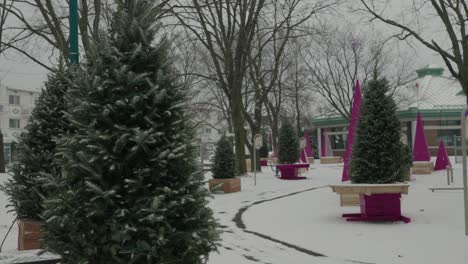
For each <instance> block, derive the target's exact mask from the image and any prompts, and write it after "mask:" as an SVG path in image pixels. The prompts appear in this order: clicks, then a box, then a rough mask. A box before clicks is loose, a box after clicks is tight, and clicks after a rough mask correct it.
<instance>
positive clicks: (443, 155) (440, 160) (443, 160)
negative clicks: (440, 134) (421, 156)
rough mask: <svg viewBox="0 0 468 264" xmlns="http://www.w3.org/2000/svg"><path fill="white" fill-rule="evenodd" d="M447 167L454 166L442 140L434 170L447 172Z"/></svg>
mask: <svg viewBox="0 0 468 264" xmlns="http://www.w3.org/2000/svg"><path fill="white" fill-rule="evenodd" d="M447 166H452V164H451V163H450V159H449V157H448V155H447V150H445V144H444V141H443V140H441V141H440V144H439V150H438V151H437V160H436V163H435V166H434V170H445V169H446V168H447Z"/></svg>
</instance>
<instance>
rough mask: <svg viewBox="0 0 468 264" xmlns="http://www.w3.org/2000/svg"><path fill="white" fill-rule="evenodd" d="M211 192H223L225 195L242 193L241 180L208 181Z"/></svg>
mask: <svg viewBox="0 0 468 264" xmlns="http://www.w3.org/2000/svg"><path fill="white" fill-rule="evenodd" d="M208 186H209V189H210V192H217V191H223V192H224V193H233V192H240V190H241V181H240V179H239V178H232V179H211V180H209V181H208Z"/></svg>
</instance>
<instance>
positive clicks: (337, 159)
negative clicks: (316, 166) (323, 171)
mask: <svg viewBox="0 0 468 264" xmlns="http://www.w3.org/2000/svg"><path fill="white" fill-rule="evenodd" d="M341 162H343V158H341V157H338V156H334V157H321V158H320V164H335V163H341Z"/></svg>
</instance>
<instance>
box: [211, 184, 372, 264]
mask: <svg viewBox="0 0 468 264" xmlns="http://www.w3.org/2000/svg"><path fill="white" fill-rule="evenodd" d="M259 176H260V179H259V181H258V185H260V186H258V185H257V186H255V187H254V186H253V179H251V178H249V177H247V178H242V188H243V190H242V192H240V193H236V194H228V195H216V196H215V200H214V201H213V203H212V205H211V207H212V208H213V210H214V212H215V214H216V216H217V218H218V219H219V221H220V223H221V224H222V228H223V230H224V232H223V234H222V240H223V241H222V242H221V245H220V248H219V251H220V252H219V254H212V255H211V256H210V261H209V264H218V263H223V264H231V263H232V264H234V263H236V264H237V263H242V264H244V263H245V264H247V263H264V264H280V263H281V264H282V263H292V264H301V263H307V264H346V263H366V262H359V261H352V260H345V259H338V258H334V257H329V256H326V255H325V254H323V253H321V252H317V251H314V250H312V249H308V248H305V247H301V246H298V245H294V244H292V243H289V242H288V241H282V240H280V239H276V238H274V237H271V236H269V235H266V234H262V233H260V232H257V231H255V230H252V229H249V228H248V227H247V226H246V224H245V223H244V221H243V219H242V217H243V215H244V213H246V212H247V211H248V210H250V209H252V208H253V207H255V206H256V205H259V204H264V203H270V202H274V201H276V200H279V199H284V198H287V197H291V196H294V195H298V194H301V193H305V192H310V191H314V190H318V189H322V188H325V187H326V186H327V185H324V184H323V182H322V184H318V183H317V182H316V181H315V180H313V179H308V180H303V181H279V180H278V179H276V178H274V177H272V176H270V175H259ZM269 181H272V182H271V183H270V182H269ZM273 181H276V182H273ZM260 190H264V191H263V192H260ZM265 221H268V219H265ZM366 264H368V263H366Z"/></svg>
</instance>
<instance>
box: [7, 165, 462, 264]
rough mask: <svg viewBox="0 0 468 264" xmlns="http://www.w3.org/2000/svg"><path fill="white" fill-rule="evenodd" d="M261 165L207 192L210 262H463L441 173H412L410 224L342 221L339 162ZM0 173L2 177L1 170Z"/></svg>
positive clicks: (458, 197) (455, 204)
mask: <svg viewBox="0 0 468 264" xmlns="http://www.w3.org/2000/svg"><path fill="white" fill-rule="evenodd" d="M316 162H317V161H316ZM263 171H264V172H263V173H261V174H258V175H257V185H256V186H254V180H253V174H251V176H250V177H243V178H242V191H241V192H239V193H233V194H216V195H213V199H212V200H211V202H210V206H211V207H212V208H213V210H214V212H215V216H216V218H218V219H219V222H220V224H221V225H222V227H223V230H224V232H223V234H222V241H221V245H220V247H219V252H218V253H212V254H211V256H210V260H209V264H249V263H263V264H267V263H271V264H285V263H288V264H289V263H291V264H303V263H304V264H342V263H376V264H387V263H388V264H390V263H391V264H406V263H408V264H436V263H437V264H440V263H447V264H465V263H468V250H467V249H468V237H466V236H464V218H463V193H462V191H436V192H431V191H430V190H429V189H428V188H430V187H446V174H445V171H440V172H434V173H433V174H431V175H413V181H411V182H410V185H411V186H410V190H409V194H408V195H404V196H403V199H402V209H403V214H404V215H405V216H407V217H410V218H411V220H412V222H411V223H409V224H405V223H403V222H393V223H388V222H387V223H369V222H346V221H345V219H343V218H342V217H341V214H343V213H351V212H358V211H359V208H358V207H340V206H339V197H338V195H337V194H335V193H333V192H332V191H331V189H330V188H329V187H327V186H328V185H329V184H335V183H339V182H340V180H341V172H342V166H340V165H333V164H330V165H320V164H317V163H315V164H313V165H312V166H311V169H310V170H309V171H308V172H306V173H305V175H306V176H307V177H308V179H306V180H301V181H284V180H279V179H277V178H275V177H274V173H273V172H272V171H271V170H270V168H268V167H264V168H263ZM461 174H462V172H461V166H460V165H458V164H457V165H455V168H454V176H455V183H454V185H453V186H459V187H460V186H462V177H461ZM0 177H1V178H0V183H2V182H4V181H5V180H6V178H7V175H5V174H3V175H0ZM6 203H7V201H6V197H5V195H4V194H3V193H0V208H3V209H0V235H1V236H2V238H3V235H4V234H5V233H6V231H7V230H8V228H9V226H10V225H11V223H12V221H13V219H14V216H13V215H12V214H11V213H10V214H8V213H7V209H4V207H5V205H6ZM17 232H18V230H17V226H16V225H14V226H13V229H12V231H11V233H10V235H9V236H8V238H7V240H6V242H5V245H4V246H3V250H4V251H5V250H14V249H15V248H16V245H17V241H16V238H17ZM316 255H323V256H316Z"/></svg>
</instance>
